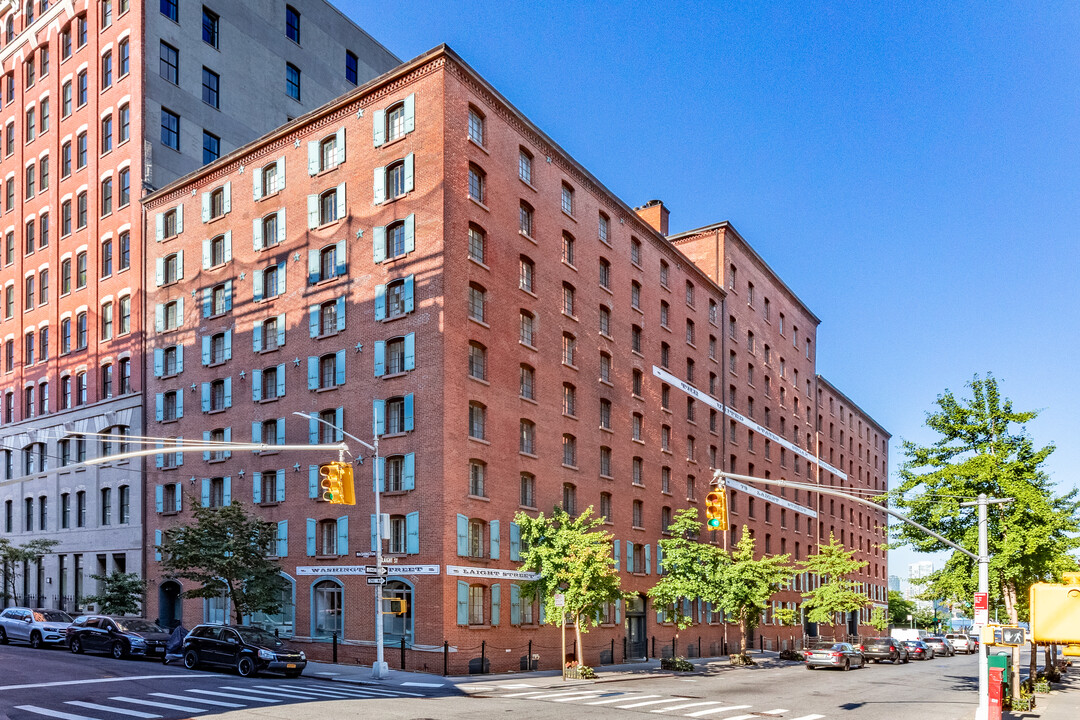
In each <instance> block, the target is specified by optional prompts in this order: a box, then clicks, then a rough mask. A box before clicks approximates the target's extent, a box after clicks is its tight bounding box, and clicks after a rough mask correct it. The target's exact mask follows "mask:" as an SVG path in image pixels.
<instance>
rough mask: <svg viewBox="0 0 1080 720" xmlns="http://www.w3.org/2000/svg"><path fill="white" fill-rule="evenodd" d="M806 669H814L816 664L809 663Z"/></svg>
mask: <svg viewBox="0 0 1080 720" xmlns="http://www.w3.org/2000/svg"><path fill="white" fill-rule="evenodd" d="M806 669H807V670H813V669H814V666H813V665H807V666H806Z"/></svg>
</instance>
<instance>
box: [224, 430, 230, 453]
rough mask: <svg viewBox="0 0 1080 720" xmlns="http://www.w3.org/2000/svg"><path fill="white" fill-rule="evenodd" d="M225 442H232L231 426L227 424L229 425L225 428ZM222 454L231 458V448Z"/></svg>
mask: <svg viewBox="0 0 1080 720" xmlns="http://www.w3.org/2000/svg"><path fill="white" fill-rule="evenodd" d="M225 442H227V443H231V442H232V426H229V427H227V428H225ZM224 456H225V457H227V458H231V457H232V450H226V451H225V453H224Z"/></svg>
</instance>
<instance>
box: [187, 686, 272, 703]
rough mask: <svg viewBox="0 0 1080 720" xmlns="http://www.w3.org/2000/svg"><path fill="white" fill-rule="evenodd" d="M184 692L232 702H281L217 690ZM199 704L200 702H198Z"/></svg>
mask: <svg viewBox="0 0 1080 720" xmlns="http://www.w3.org/2000/svg"><path fill="white" fill-rule="evenodd" d="M184 692H189V693H198V694H199V695H213V696H214V697H223V698H229V699H230V700H254V701H255V702H263V703H276V702H281V700H280V699H279V698H268V697H259V696H257V695H240V694H238V693H225V692H218V691H217V690H195V689H192V690H185V691H184ZM196 702H198V701H196Z"/></svg>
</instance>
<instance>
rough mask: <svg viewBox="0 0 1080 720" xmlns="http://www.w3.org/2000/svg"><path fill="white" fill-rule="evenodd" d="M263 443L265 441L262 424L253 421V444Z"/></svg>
mask: <svg viewBox="0 0 1080 720" xmlns="http://www.w3.org/2000/svg"><path fill="white" fill-rule="evenodd" d="M262 441H263V436H262V423H261V422H259V421H258V420H253V421H252V422H251V442H253V443H261V442H262ZM256 452H257V451H256Z"/></svg>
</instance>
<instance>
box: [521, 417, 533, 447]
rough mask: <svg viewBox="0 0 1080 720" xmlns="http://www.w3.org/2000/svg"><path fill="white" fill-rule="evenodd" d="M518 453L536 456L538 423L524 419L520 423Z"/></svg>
mask: <svg viewBox="0 0 1080 720" xmlns="http://www.w3.org/2000/svg"><path fill="white" fill-rule="evenodd" d="M518 452H521V453H525V454H526V455H535V454H536V423H534V422H533V421H532V420H525V419H522V420H521V422H520V423H519V432H518Z"/></svg>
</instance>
